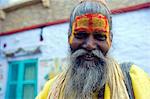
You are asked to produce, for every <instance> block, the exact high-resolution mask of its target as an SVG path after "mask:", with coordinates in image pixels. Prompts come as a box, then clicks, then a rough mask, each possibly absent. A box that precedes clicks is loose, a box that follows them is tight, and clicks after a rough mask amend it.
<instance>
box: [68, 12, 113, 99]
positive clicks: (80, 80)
mask: <svg viewBox="0 0 150 99" xmlns="http://www.w3.org/2000/svg"><path fill="white" fill-rule="evenodd" d="M69 44H70V48H71V62H70V63H71V64H70V68H69V72H68V78H69V80H68V82H67V84H66V88H65V90H66V91H65V92H66V97H67V98H68V96H67V95H69V96H72V95H75V99H81V97H86V99H87V97H91V93H93V92H95V91H97V90H100V89H101V88H102V87H103V86H104V84H105V83H106V79H107V78H106V75H107V74H106V73H107V67H108V66H106V65H107V62H106V58H105V55H106V53H107V52H108V50H109V48H110V45H111V40H110V32H109V24H108V20H107V18H106V17H105V16H103V15H101V14H85V15H81V16H77V17H76V19H75V21H74V23H73V28H72V34H71V36H70V37H69ZM83 99H85V98H83ZM88 99H89V98H88ZM91 99H92V98H91Z"/></svg>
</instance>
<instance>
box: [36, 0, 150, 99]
mask: <svg viewBox="0 0 150 99" xmlns="http://www.w3.org/2000/svg"><path fill="white" fill-rule="evenodd" d="M111 21H112V20H111V15H110V11H109V9H108V8H107V6H106V5H105V3H103V2H100V1H91V0H90V1H89V0H86V1H83V2H81V3H80V4H78V5H77V6H76V7H75V8H74V10H73V11H72V13H71V17H70V28H69V36H68V42H69V45H70V64H69V68H68V70H67V71H64V72H63V73H61V74H60V75H58V76H57V77H55V78H54V79H52V80H50V81H48V82H47V83H46V85H45V87H44V89H43V91H42V92H41V93H40V94H39V95H38V96H37V99H134V98H135V99H148V98H149V97H150V78H149V77H148V75H147V74H146V73H145V72H144V71H142V70H141V69H139V68H138V67H136V66H135V65H133V64H131V63H126V64H122V65H119V64H118V63H117V62H116V61H115V60H114V59H113V58H111V57H109V56H108V54H107V53H108V51H109V49H110V47H111V43H112V37H113V34H112V32H111V29H112V24H111V23H112V22H111Z"/></svg>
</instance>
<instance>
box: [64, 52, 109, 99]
mask: <svg viewBox="0 0 150 99" xmlns="http://www.w3.org/2000/svg"><path fill="white" fill-rule="evenodd" d="M84 54H87V52H86V51H85V50H82V49H81V50H77V51H76V52H74V53H73V54H72V55H71V56H72V57H71V65H70V68H69V70H68V73H67V77H68V78H67V83H66V85H65V99H92V94H93V93H95V92H98V91H100V89H101V88H102V87H103V86H104V84H105V83H106V79H107V77H106V74H107V66H106V63H105V59H104V56H103V54H102V53H101V52H99V51H98V50H96V51H93V52H92V54H94V55H95V56H97V57H98V59H97V60H95V61H85V60H84V59H79V56H80V55H84Z"/></svg>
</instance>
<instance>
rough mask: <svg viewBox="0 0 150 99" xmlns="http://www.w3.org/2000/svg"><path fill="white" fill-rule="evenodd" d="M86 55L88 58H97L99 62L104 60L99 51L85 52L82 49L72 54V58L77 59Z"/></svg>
mask: <svg viewBox="0 0 150 99" xmlns="http://www.w3.org/2000/svg"><path fill="white" fill-rule="evenodd" d="M84 55H88V56H89V57H97V58H99V59H101V60H105V57H104V55H103V53H102V52H101V51H100V50H92V51H91V52H89V51H86V50H84V49H79V50H77V51H75V52H74V53H72V57H73V58H78V57H80V56H84Z"/></svg>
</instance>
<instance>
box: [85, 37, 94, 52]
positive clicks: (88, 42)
mask: <svg viewBox="0 0 150 99" xmlns="http://www.w3.org/2000/svg"><path fill="white" fill-rule="evenodd" d="M83 48H84V49H86V50H88V51H92V50H95V49H96V44H95V41H94V38H93V37H92V36H90V37H89V38H87V39H86V41H85V43H84V44H83Z"/></svg>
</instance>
